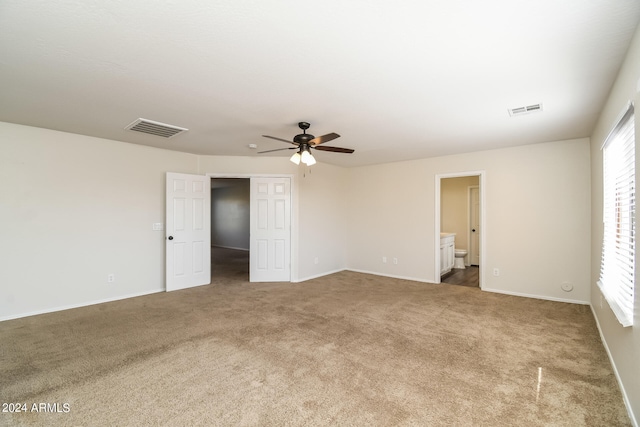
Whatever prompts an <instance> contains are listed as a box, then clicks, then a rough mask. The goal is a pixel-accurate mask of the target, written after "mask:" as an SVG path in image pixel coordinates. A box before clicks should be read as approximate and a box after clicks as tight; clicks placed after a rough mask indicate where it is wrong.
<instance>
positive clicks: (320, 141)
mask: <svg viewBox="0 0 640 427" xmlns="http://www.w3.org/2000/svg"><path fill="white" fill-rule="evenodd" d="M336 138H340V135H338V134H337V133H333V132H331V133H328V134H326V135H322V136H318V137H315V138H313V139H312V140H311V141H309V145H318V144H324V143H325V142H329V141H331V140H334V139H336Z"/></svg>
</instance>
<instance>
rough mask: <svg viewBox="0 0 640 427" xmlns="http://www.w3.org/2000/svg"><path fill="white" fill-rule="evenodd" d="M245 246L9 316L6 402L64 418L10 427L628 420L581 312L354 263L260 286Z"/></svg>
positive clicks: (0, 416) (1, 392)
mask: <svg viewBox="0 0 640 427" xmlns="http://www.w3.org/2000/svg"><path fill="white" fill-rule="evenodd" d="M236 255H237V254H236ZM243 256H245V254H242V253H239V255H238V256H236V257H235V258H234V257H233V256H232V257H231V258H229V260H228V264H227V267H224V266H217V267H216V268H214V274H218V275H219V274H226V275H227V277H228V279H225V280H217V281H216V282H215V284H213V285H210V286H204V287H199V288H194V289H189V290H184V291H178V292H172V293H161V294H154V295H150V296H145V297H139V298H133V299H129V300H124V301H118V302H113V303H107V304H100V305H95V306H91V307H85V308H80V309H74V310H68V311H64V312H58V313H52V314H46V315H40V316H34V317H30V318H24V319H17V320H12V321H7V322H2V323H0V343H1V350H0V357H1V359H0V361H1V364H0V375H1V376H0V378H1V381H2V383H1V385H0V401H1V402H7V403H8V402H14V403H26V404H27V406H28V410H29V411H30V410H31V408H32V405H33V403H36V404H39V403H49V404H53V403H58V404H59V406H58V408H59V409H58V410H60V411H62V412H56V413H37V412H27V413H14V414H10V413H0V425H43V426H56V425H70V426H72V425H73V426H75V425H78V426H80V425H83V426H112V425H113V426H115V425H117V426H133V425H158V426H164V425H169V426H174V425H175V426H188V425H201V426H209V425H250V426H270V425H277V426H286V425H290V426H299V425H310V426H315V425H341V426H343V425H352V426H365V425H407V426H408V425H419V426H552V425H553V426H572V427H573V426H626V425H630V423H629V420H628V417H627V415H626V410H625V408H624V405H623V402H622V397H621V395H620V392H619V390H618V387H617V383H616V380H615V378H614V375H613V373H612V369H611V366H610V364H609V362H608V359H607V356H606V354H605V351H604V349H603V347H602V343H601V342H600V339H599V336H598V332H597V329H596V325H595V323H594V320H593V317H592V314H591V312H590V309H589V308H588V307H586V306H580V305H571V304H563V303H557V302H550V301H542V300H534V299H527V298H518V297H512V296H507V295H499V294H491V293H485V292H482V291H480V290H479V289H477V288H469V287H461V286H453V285H444V284H443V285H430V284H423V283H416V282H410V281H403V280H395V279H389V278H383V277H376V276H371V275H366V274H359V273H354V272H341V273H338V274H333V275H331V276H327V277H323V278H319V279H315V280H311V281H308V282H305V283H299V284H290V283H276V284H250V283H248V282H247V274H246V271H245V270H244V264H243V261H242V258H243ZM234 259H235V260H234ZM225 268H227V271H226V272H225V271H224V270H225ZM52 285H55V284H52ZM65 403H66V404H68V406H64V405H63V404H65ZM53 408H54V406H53V405H50V406H49V409H53ZM65 408H67V409H68V412H65V411H64V410H65Z"/></svg>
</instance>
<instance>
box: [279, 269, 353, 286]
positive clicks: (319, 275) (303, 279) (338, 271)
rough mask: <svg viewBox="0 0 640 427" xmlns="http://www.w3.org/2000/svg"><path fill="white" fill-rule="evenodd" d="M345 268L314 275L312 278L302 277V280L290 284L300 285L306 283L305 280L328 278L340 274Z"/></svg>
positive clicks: (298, 279)
mask: <svg viewBox="0 0 640 427" xmlns="http://www.w3.org/2000/svg"><path fill="white" fill-rule="evenodd" d="M345 270H346V269H345V268H340V269H338V270H333V271H327V272H326V273H320V274H316V275H313V276H307V277H303V278H297V279H296V280H292V281H291V283H300V282H306V281H307V280H311V279H317V278H319V277H324V276H328V275H330V274H335V273H340V272H341V271H345Z"/></svg>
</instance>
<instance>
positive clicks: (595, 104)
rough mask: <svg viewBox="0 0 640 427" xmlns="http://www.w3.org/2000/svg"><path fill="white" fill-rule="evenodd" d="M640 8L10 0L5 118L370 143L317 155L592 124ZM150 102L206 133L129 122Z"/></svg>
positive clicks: (4, 20)
mask: <svg viewBox="0 0 640 427" xmlns="http://www.w3.org/2000/svg"><path fill="white" fill-rule="evenodd" d="M639 20H640V2H638V1H637V0H614V1H612V0H589V1H584V0H563V1H558V0H537V1H534V0H531V1H517V0H484V1H482V2H478V1H470V0H449V1H446V2H444V1H436V0H406V1H401V2H399V1H395V2H391V1H381V0H379V1H360V0H351V1H338V0H325V1H322V2H320V1H304V0H303V1H293V0H278V1H273V0H272V1H264V0H263V1H253V0H252V1H237V0H236V1H231V0H222V1H221V0H218V1H215V2H213V1H210V0H181V1H156V0H154V1H151V0H131V1H127V2H122V1H106V0H104V1H98V0H95V1H83V0H77V1H35V0H3V1H2V2H0V77H1V78H0V94H1V95H0V121H6V122H12V123H20V124H26V125H32V126H38V127H44V128H50V129H56V130H62V131H67V132H74V133H79V134H85V135H92V136H98V137H103V138H109V139H114V140H118V141H126V142H131V143H135V144H143V145H149V146H154V147H161V148H167V149H171V150H179V151H184V152H190V153H198V154H212V155H249V156H257V155H258V154H257V153H256V151H262V150H271V149H276V148H285V147H286V146H287V145H286V144H285V143H281V142H278V141H275V140H269V139H267V138H262V137H261V135H263V134H268V135H273V136H277V137H281V138H285V139H292V138H293V136H294V135H295V134H297V133H299V129H298V128H297V125H296V124H297V122H299V121H307V122H310V123H311V129H310V130H309V132H310V133H312V134H314V135H316V136H319V135H323V134H326V133H329V132H337V133H339V134H340V135H341V136H342V137H341V138H339V139H337V140H334V141H332V142H331V143H330V144H329V145H333V146H340V147H348V148H353V149H355V150H356V152H355V153H354V154H339V153H327V152H316V153H315V155H316V158H317V159H318V161H321V162H325V163H331V164H336V165H342V166H357V165H366V164H374V163H383V162H390V161H397V160H405V159H410V158H419V157H432V156H440V155H446V154H455V153H462V152H471V151H478V150H484V149H491V148H500V147H507V146H513V145H523V144H531V143H538V142H546V141H556V140H563V139H571V138H579V137H586V136H589V135H590V134H591V131H592V129H593V127H594V125H595V120H596V119H597V117H598V114H599V112H600V110H601V108H602V106H603V103H604V101H605V98H606V96H607V94H608V93H609V90H610V89H611V85H612V83H613V81H614V80H615V77H616V75H617V72H618V70H619V68H620V65H621V61H622V60H623V58H624V56H625V54H626V51H627V48H628V46H629V43H630V40H631V38H632V36H633V33H634V31H635V28H636V26H637V25H638V22H639ZM536 103H542V104H543V111H542V112H540V113H534V114H529V115H524V116H520V117H510V116H509V114H508V112H507V110H508V108H514V107H521V106H526V105H531V104H536ZM140 117H141V118H146V119H150V120H155V121H159V122H164V123H169V124H173V125H176V126H180V127H185V128H188V129H189V131H188V132H186V133H184V134H181V135H178V136H176V137H174V138H172V139H163V138H159V137H156V136H151V135H145V134H139V133H136V132H131V131H127V130H125V129H124V128H125V126H127V125H128V124H130V123H131V122H133V121H134V120H135V119H137V118H140ZM249 144H257V145H258V146H259V148H258V150H251V149H249V148H248V145H249ZM290 154H291V152H290V151H282V152H276V153H269V154H262V156H264V155H272V156H282V157H283V159H286V157H287V156H289V155H290Z"/></svg>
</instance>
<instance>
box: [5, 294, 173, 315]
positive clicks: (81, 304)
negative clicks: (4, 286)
mask: <svg viewBox="0 0 640 427" xmlns="http://www.w3.org/2000/svg"><path fill="white" fill-rule="evenodd" d="M159 292H164V288H163V289H157V290H153V291H145V292H138V293H135V294H127V295H120V296H117V297H113V298H105V299H102V300H95V301H88V302H83V303H79V304H71V305H64V306H60V307H53V308H47V309H44V310H37V311H31V312H28V313H21V314H15V315H11V316H7V317H0V322H4V321H5V320H12V319H20V318H22V317H29V316H37V315H39V314H46V313H53V312H54V311H63V310H70V309H72V308H80V307H87V306H90V305H95V304H102V303H105V302H112V301H119V300H122V299H128V298H135V297H141V296H144V295H150V294H157V293H159Z"/></svg>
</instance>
